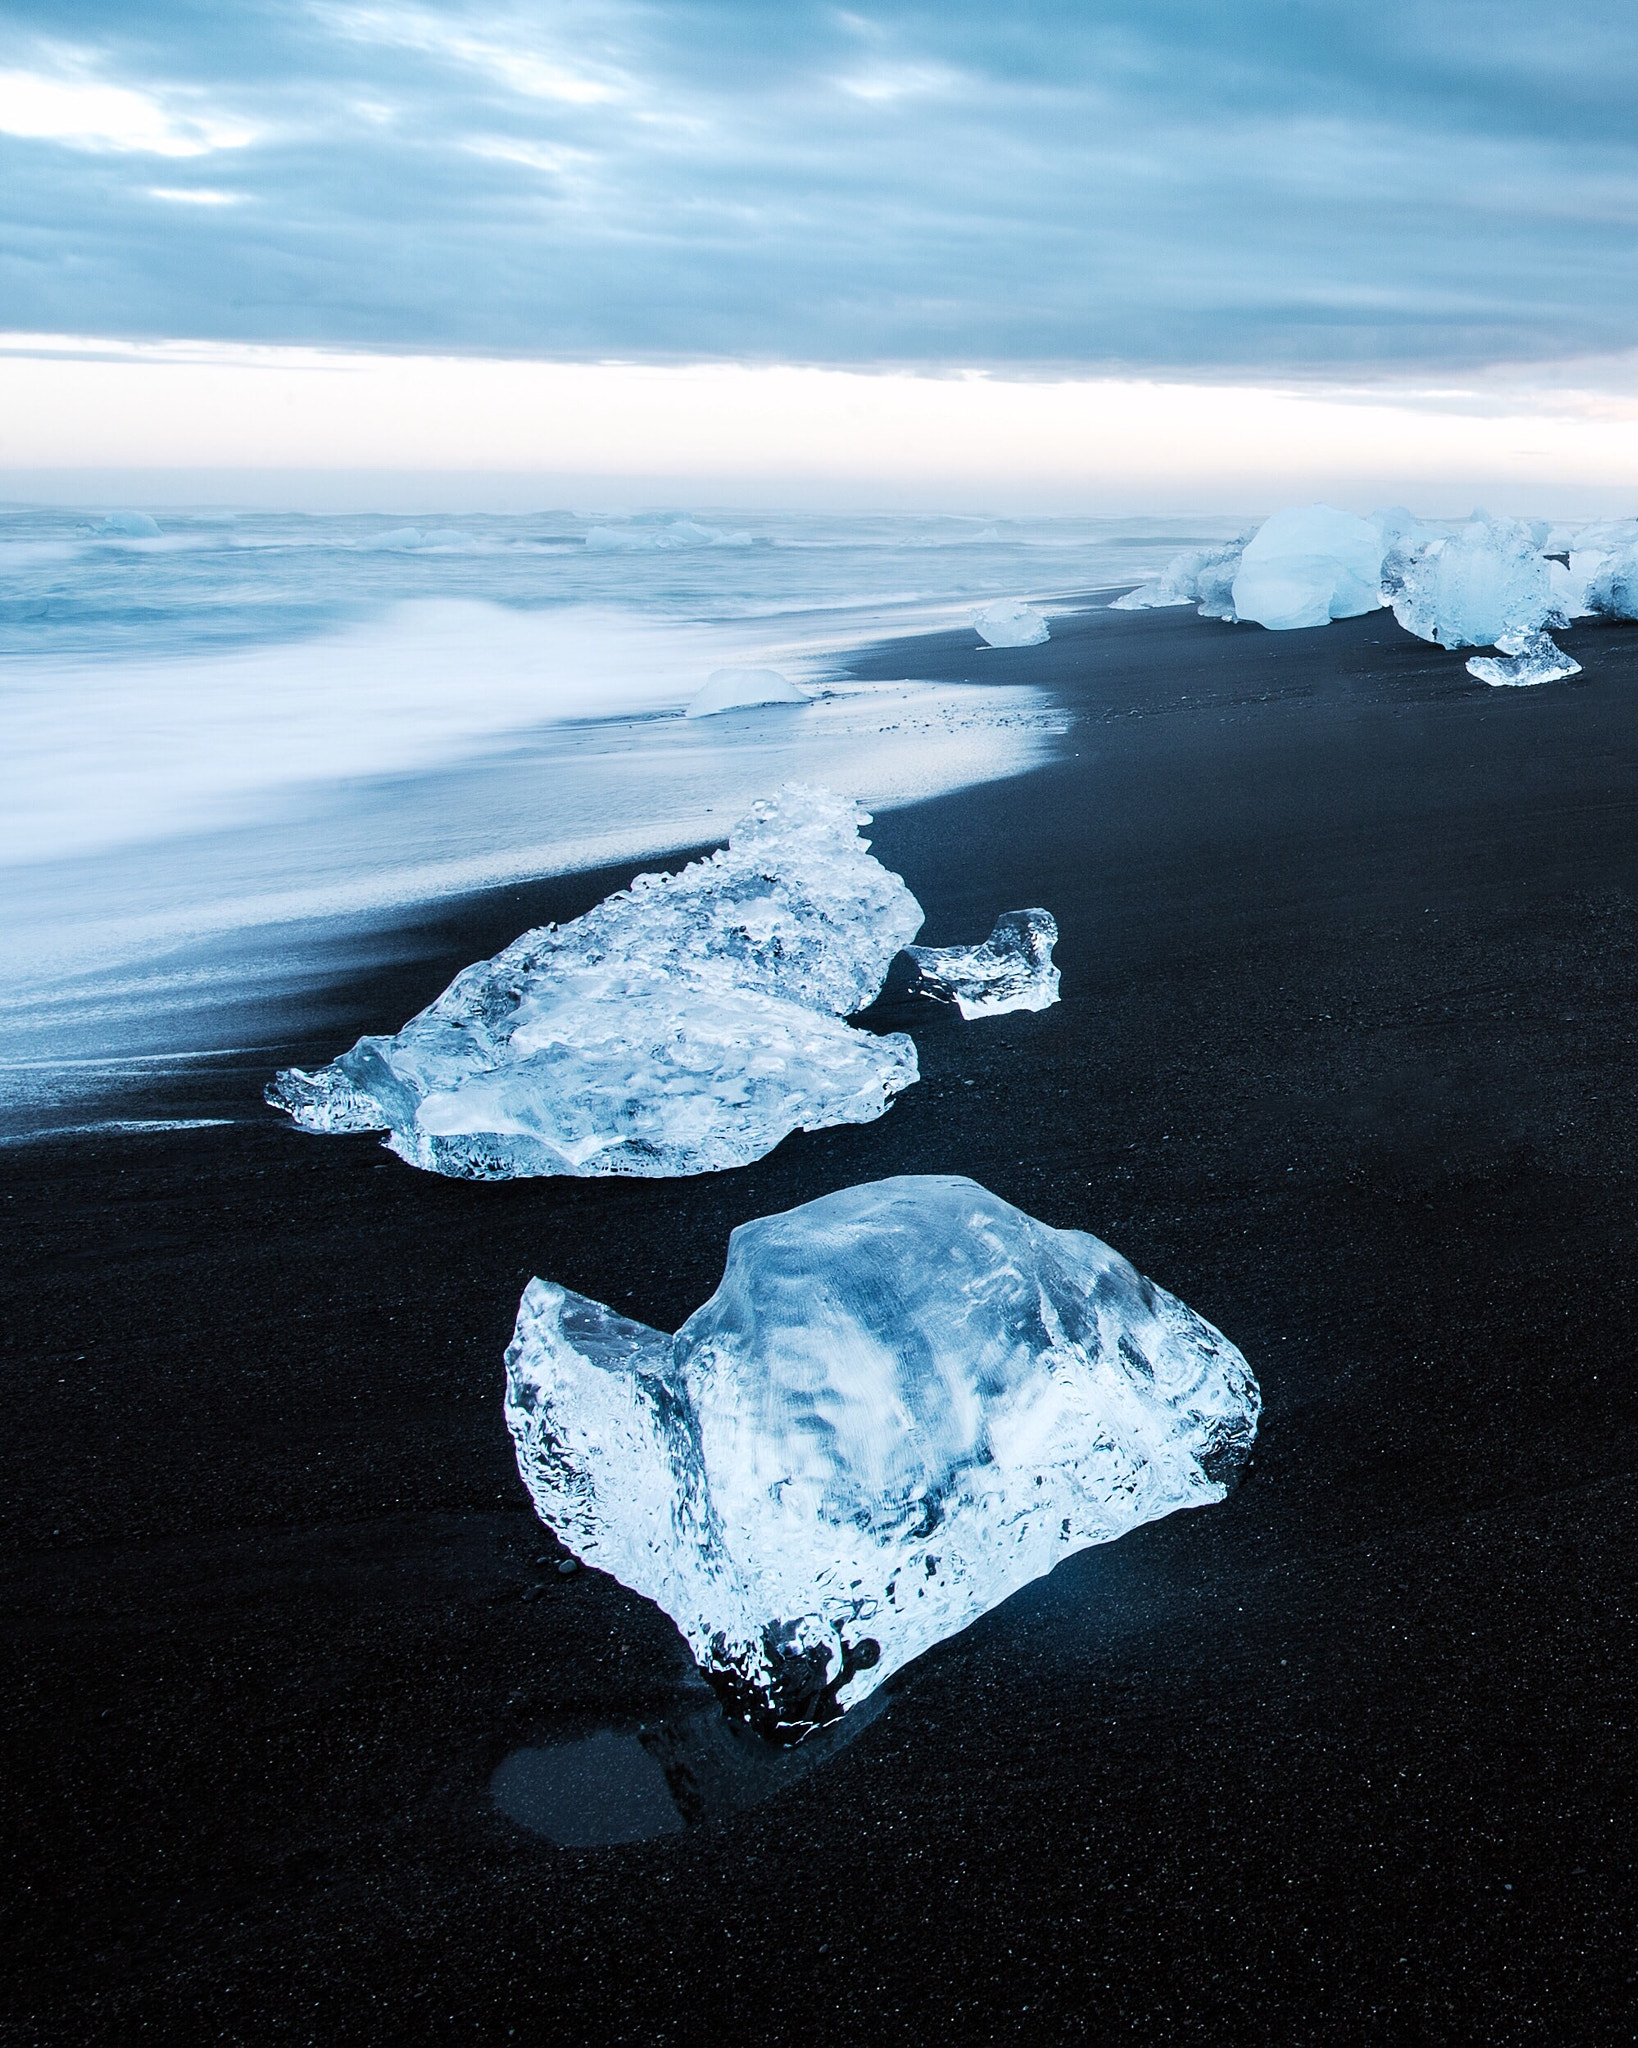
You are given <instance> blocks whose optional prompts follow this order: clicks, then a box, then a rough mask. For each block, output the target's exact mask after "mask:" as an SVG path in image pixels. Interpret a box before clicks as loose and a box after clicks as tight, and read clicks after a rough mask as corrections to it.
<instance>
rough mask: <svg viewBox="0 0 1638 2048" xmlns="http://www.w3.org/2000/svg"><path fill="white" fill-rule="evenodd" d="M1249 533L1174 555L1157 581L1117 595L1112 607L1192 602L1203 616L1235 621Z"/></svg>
mask: <svg viewBox="0 0 1638 2048" xmlns="http://www.w3.org/2000/svg"><path fill="white" fill-rule="evenodd" d="M1248 538H1249V536H1248V535H1245V534H1242V535H1241V537H1240V538H1239V539H1238V540H1233V541H1226V542H1224V543H1223V544H1222V545H1221V546H1220V547H1212V548H1191V549H1189V550H1188V551H1187V552H1185V553H1183V554H1181V555H1174V556H1173V557H1172V559H1171V560H1170V561H1169V562H1168V563H1167V564H1166V567H1165V569H1164V570H1163V571H1162V572H1161V574H1160V577H1159V579H1158V580H1157V581H1156V582H1154V583H1145V584H1142V585H1140V586H1139V588H1138V589H1136V590H1129V591H1127V593H1126V595H1125V596H1124V597H1117V598H1116V599H1115V601H1114V603H1113V604H1112V605H1111V606H1110V607H1109V608H1110V610H1111V611H1117V612H1145V611H1156V610H1159V609H1160V608H1162V607H1163V606H1166V605H1174V604H1192V605H1195V606H1196V607H1198V609H1199V612H1200V616H1201V617H1202V618H1203V619H1226V620H1228V621H1229V622H1230V623H1232V622H1233V620H1234V618H1235V616H1236V614H1235V610H1234V579H1235V577H1236V576H1237V575H1238V573H1239V569H1240V557H1241V554H1242V553H1243V551H1244V549H1245V546H1246V543H1247V540H1248Z"/></svg>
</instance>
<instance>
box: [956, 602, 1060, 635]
mask: <svg viewBox="0 0 1638 2048" xmlns="http://www.w3.org/2000/svg"><path fill="white" fill-rule="evenodd" d="M973 624H974V626H975V627H976V628H977V629H978V637H979V639H980V640H982V641H983V643H984V645H985V646H986V647H1039V646H1040V644H1041V642H1042V641H1043V640H1047V639H1050V638H1051V635H1050V633H1049V632H1048V630H1047V622H1046V620H1045V619H1043V618H1042V616H1041V614H1040V613H1039V612H1038V611H1037V610H1036V609H1035V607H1034V606H1033V605H1030V604H1025V602H1024V601H1023V599H1022V598H1021V597H1009V598H1003V599H1002V600H1001V601H1000V602H999V603H998V604H992V605H986V606H985V607H984V609H983V611H981V612H978V613H976V614H975V615H974V618H973Z"/></svg>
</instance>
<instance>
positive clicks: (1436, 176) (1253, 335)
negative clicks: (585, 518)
mask: <svg viewBox="0 0 1638 2048" xmlns="http://www.w3.org/2000/svg"><path fill="white" fill-rule="evenodd" d="M0 19H4V20H6V22H7V24H8V33H7V37H6V47H7V52H8V55H7V68H6V70H5V71H4V72H0V181H3V185H4V189H5V192H6V194H7V198H6V202H5V207H4V219H3V221H0V304H3V305H4V306H5V308H6V313H5V316H4V317H5V324H6V325H7V326H8V327H10V328H12V329H14V330H33V331H36V332H55V333H65V332H71V333H99V334H106V335H116V336H123V337H157V336H176V335H187V336H195V337H201V338H213V339H222V340H239V341H260V342H300V343H311V344H316V345H323V346H349V347H366V348H403V349H420V350H427V349H431V350H446V349H452V350H484V351H491V352H508V351H511V352H518V353H527V354H543V355H555V356H560V357H565V358H588V357H590V358H606V357H619V358H626V359H656V360H666V359H700V358H724V359H733V360H741V361H745V360H749V361H758V360H764V361H773V360H782V361H798V362H815V363H833V364H860V365H864V364H875V363H891V364H902V365H937V364H948V363H959V364H967V365H974V364H977V365H985V364H987V365H992V366H996V367H1001V368H1016V369H1020V370H1035V369H1067V368H1090V369H1109V370H1127V371H1147V372H1159V373H1162V374H1181V373H1201V372H1203V373H1206V374H1208V375H1211V374H1238V373H1241V372H1245V371H1261V372H1266V371H1270V370H1273V371H1277V372H1280V373H1286V374H1291V373H1302V372H1305V371H1318V372H1322V373H1323V372H1330V373H1333V374H1334V373H1337V372H1339V371H1347V370H1355V371H1359V372H1377V371H1384V370H1387V371H1392V370H1395V369H1403V368H1415V369H1417V370H1418V371H1425V370H1427V369H1428V368H1430V367H1432V368H1438V367H1448V368H1450V369H1453V370H1454V369H1458V368H1462V369H1466V368H1471V367H1473V366H1475V365H1480V364H1485V363H1510V362H1511V363H1523V362H1540V361H1551V360H1555V359H1559V358H1563V357H1567V356H1574V355H1583V354H1592V353H1602V352H1606V351H1614V350H1620V349H1624V348H1628V347H1630V346H1631V345H1632V343H1633V341H1634V339H1635V338H1638V327H1635V323H1634V320H1633V309H1634V306H1635V303H1638V290H1635V286H1638V238H1635V237H1634V235H1633V233H1632V223H1633V221H1634V219H1635V218H1638V125H1635V124H1634V123H1633V121H1632V118H1631V112H1630V109H1631V107H1632V105H1633V102H1634V85H1635V83H1638V13H1635V12H1634V11H1633V10H1632V9H1631V8H1630V7H1628V6H1624V5H1620V6H1618V5H1608V4H1601V0H1591V4H1578V5H1577V6H1575V7H1574V8H1572V9H1570V10H1567V11H1566V10H1557V11H1554V10H1549V9H1546V8H1544V7H1541V6H1538V5H1533V6H1526V5H1523V4H1519V0H1441V4H1439V5H1438V6H1435V7H1428V6H1426V5H1425V4H1417V5H1413V4H1410V0H1392V4H1374V5H1371V6H1365V5H1357V4H1342V0H1236V4H1235V5H1234V6H1233V7H1232V8H1229V7H1224V6H1223V5H1221V0H1106V4H1096V0H1093V4H1088V0H1067V4H1064V5H1061V6H1055V5H1048V4H1030V5H1020V6H1012V7H1003V6H999V5H996V4H995V0H982V4H972V0H945V4H943V5H941V6H940V7H938V8H937V9H936V10H935V9H933V8H930V7H929V8H921V7H910V6H885V7H873V8H872V9H871V10H870V11H869V12H868V14H866V13H862V12H861V13H851V12H849V11H847V10H846V9H842V8H836V7H820V6H811V5H805V4H801V0H789V4H786V5H782V6H778V7H775V6H771V5H768V4H766V0H656V4H649V5H643V4H633V0H559V4H554V5H553V6H552V7H551V8H549V9H545V8H540V7H523V6H520V7H517V8H516V9H508V8H505V7H496V6H493V5H472V6H459V5H438V6H416V5H396V4H395V5H384V4H371V0H315V4H308V5H286V4H283V0H280V4H277V5H274V4H255V0H240V4H236V5H234V6H232V7H227V8H224V7H221V6H219V5H215V4H209V0H196V4H195V0H181V4H177V0H172V4H169V5H167V4H166V0H154V4H153V5H151V6H149V7H145V8H143V9H134V8H131V7H129V6H128V5H126V4H123V0H119V4H113V0H53V4H52V5H51V7H50V8H49V10H48V9H47V8H46V7H45V6H44V5H43V4H35V5H30V6H25V7H22V8H13V9H11V10H9V11H5V10H0Z"/></svg>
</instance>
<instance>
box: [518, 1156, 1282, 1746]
mask: <svg viewBox="0 0 1638 2048" xmlns="http://www.w3.org/2000/svg"><path fill="white" fill-rule="evenodd" d="M1260 1408H1261V1397H1260V1395H1259V1393H1258V1389H1257V1383H1256V1381H1255V1379H1254V1378H1253V1376H1252V1373H1251V1370H1250V1368H1249V1367H1248V1366H1247V1364H1246V1362H1245V1360H1244V1359H1243V1358H1242V1357H1241V1355H1240V1353H1239V1352H1238V1351H1237V1350H1236V1349H1235V1348H1234V1346H1233V1345H1232V1344H1230V1343H1229V1342H1228V1340H1227V1339H1226V1338H1225V1337H1223V1336H1222V1335H1221V1334H1220V1332H1218V1331H1217V1330H1215V1329H1213V1328H1212V1327H1211V1325H1210V1324H1209V1323H1206V1322H1204V1321H1202V1320H1201V1318H1200V1317H1199V1316H1197V1315H1195V1314H1193V1313H1192V1312H1191V1311H1190V1310H1189V1309H1188V1308H1186V1307H1185V1306H1184V1305H1183V1303H1182V1302H1180V1301H1178V1300H1177V1299H1175V1297H1173V1296H1172V1295H1170V1294H1167V1293H1166V1292H1164V1290H1162V1289H1160V1288H1158V1287H1156V1286H1154V1285H1153V1283H1152V1282H1150V1281H1148V1280H1145V1279H1144V1278H1143V1277H1142V1275H1141V1274H1139V1273H1137V1272H1136V1271H1135V1270H1134V1269H1133V1268H1132V1267H1131V1266H1130V1265H1128V1263H1127V1262H1126V1260H1124V1259H1123V1258H1121V1256H1120V1255H1119V1253H1117V1252H1115V1251H1112V1250H1111V1249H1110V1247H1109V1246H1108V1245H1106V1244H1103V1243H1101V1242H1100V1241H1099V1240H1098V1239H1097V1238H1095V1237H1090V1236H1087V1235H1085V1234H1084V1233H1082V1232H1080V1231H1074V1230H1055V1229H1051V1228H1049V1227H1048V1226H1047V1225H1045V1224H1043V1223H1038V1222H1036V1221H1035V1220H1034V1219H1033V1218H1031V1217H1029V1216H1027V1215H1025V1214H1024V1213H1023V1211H1022V1210H1019V1209H1015V1208H1013V1207H1012V1206H1011V1204H1009V1203H1007V1202H1004V1201H1001V1200H1000V1199H999V1198H998V1197H997V1196H995V1195H993V1194H990V1193H989V1192H987V1190H985V1189H984V1188H982V1187H980V1186H978V1185H977V1183H976V1182H974V1181H971V1180H967V1179H963V1178H958V1177H955V1176H942V1175H938V1176H907V1177H904V1178H901V1179H895V1180H886V1181H878V1182H875V1183H873V1184H870V1185H866V1186H862V1187H853V1188H847V1189H844V1190H843V1191H842V1192H840V1193H838V1194H833V1195H827V1196H825V1197H823V1198H822V1199H821V1200H819V1201H815V1202H808V1203H805V1204H804V1205H803V1206H802V1207H801V1208H798V1209H793V1210H790V1211H789V1212H787V1213H786V1214H784V1215H775V1216H765V1217H762V1218H759V1219H758V1220H757V1221H755V1222H752V1223H746V1224H742V1225H741V1226H740V1228H739V1229H738V1230H736V1231H735V1232H734V1233H733V1235H732V1237H731V1239H730V1240H729V1247H728V1258H727V1266H726V1270H725V1271H724V1274H723V1278H722V1284H721V1285H720V1286H719V1287H718V1289H717V1291H716V1293H715V1294H714V1295H713V1296H712V1297H711V1299H710V1300H709V1301H708V1302H706V1303H705V1304H704V1306H703V1307H702V1308H700V1309H698V1310H696V1311H695V1313H694V1314H693V1315H692V1316H690V1317H689V1319H688V1321H687V1322H686V1323H684V1325H683V1327H682V1328H681V1329H680V1330H679V1331H678V1332H677V1334H676V1335H675V1336H674V1337H671V1336H667V1335H665V1334H664V1333H663V1332H662V1331H659V1330H654V1329H650V1328H648V1327H647V1326H645V1325H644V1324H642V1323H637V1322H632V1321H630V1320H629V1319H628V1318H626V1317H624V1316H621V1315H619V1314H617V1313H616V1312H615V1311H614V1310H612V1309H609V1308H605V1307H604V1306H603V1305H602V1304H601V1303H599V1302H595V1301H590V1300H588V1299H586V1297H584V1296H583V1295H579V1294H574V1293H571V1292H569V1291H568V1290H567V1289H565V1288H563V1287H559V1286H555V1285H552V1284H550V1283H548V1282H546V1281H542V1280H534V1281H532V1282H531V1283H530V1285H529V1287H528V1288H527V1290H526V1291H525V1293H524V1296H523V1300H522V1304H521V1306H520V1308H519V1312H518V1319H517V1328H516V1333H515V1335H514V1338H513V1341H512V1345H511V1348H510V1349H509V1350H508V1352H507V1394H506V1414H507V1421H508V1423H509V1424H510V1426H511V1430H512V1434H513V1438H514V1440H515V1443H516V1448H517V1457H518V1469H519V1471H520V1472H521V1473H522V1475H523V1479H524V1482H525V1484H526V1485H527V1486H528V1488H529V1491H530V1493H531V1494H532V1495H533V1497H534V1501H535V1505H536V1507H537V1509H538V1510H539V1513H540V1515H541V1517H542V1519H543V1520H544V1521H545V1522H546V1523H548V1524H549V1525H550V1527H551V1528H552V1529H553V1530H555V1531H556V1533H557V1534H558V1536H559V1537H560V1538H561V1539H562V1541H563V1542H564V1543H566V1544H567V1545H568V1546H569V1548H570V1549H571V1550H573V1551H574V1552H575V1553H576V1555H577V1556H579V1557H581V1558H583V1559H584V1560H585V1561H586V1562H587V1563H588V1564H593V1565H596V1566H599V1567H600V1568H602V1569H603V1570H605V1571H608V1572H611V1573H613V1575H614V1576H615V1577H616V1578H618V1579H620V1580H621V1581H622V1582H623V1583H624V1584H626V1585H628V1586H630V1587H632V1588H633V1589H634V1590H636V1591H637V1592H639V1593H642V1594H644V1595H646V1596H647V1597H648V1598H649V1599H651V1600H653V1601H655V1602H656V1603H657V1604H658V1605H659V1606H660V1607H662V1608H663V1609H664V1610H665V1612H666V1613H667V1614H669V1615H670V1616H671V1617H672V1619H673V1620H674V1621H675V1622H676V1623H677V1625H678V1627H679V1628H680V1629H681V1631H682V1633H683V1635H684V1637H685V1638H686V1639H687V1641H688V1644H689V1646H690V1648H691V1649H692V1651H693V1653H694V1655H695V1657H696V1658H697V1659H698V1661H699V1664H700V1666H701V1668H702V1670H703V1671H704V1672H705V1674H706V1675H707V1677H708V1678H710V1679H711V1681H712V1682H713V1683H714V1684H715V1686H716V1687H717V1689H718V1691H719V1693H720V1694H721V1695H722V1696H723V1698H724V1699H725V1701H726V1702H727V1703H728V1704H729V1705H730V1707H731V1709H732V1710H733V1711H734V1712H736V1713H738V1714H740V1715H741V1716H743V1717H744V1718H745V1719H746V1720H748V1721H750V1722H751V1723H752V1724H753V1725H754V1726H756V1727H757V1728H759V1729H760V1730H761V1731H762V1732H763V1733H764V1734H766V1735H769V1736H771V1737H774V1738H776V1739H781V1740H785V1741H791V1740H798V1739H800V1738H801V1737H802V1736H803V1735H804V1734H806V1733H808V1732H809V1731H810V1730H811V1729H813V1728H815V1727H818V1726H822V1725H823V1724H825V1723H826V1722H829V1721H833V1720H835V1719H836V1718H837V1717H838V1716H839V1715H840V1714H841V1713H842V1712H843V1711H844V1710H845V1709H846V1708H848V1707H849V1706H852V1705H856V1704H857V1703H858V1702H859V1701H860V1700H862V1699H864V1698H865V1697H866V1696H867V1695H868V1694H869V1693H870V1692H872V1691H873V1690H874V1689H875V1688H876V1687H877V1686H878V1685H880V1684H881V1683H882V1681H883V1680H884V1679H885V1678H887V1677H888V1676H889V1675H890V1674H891V1673H892V1672H894V1671H896V1670H897V1669H899V1667H900V1666H902V1665H904V1664H906V1663H908V1662H909V1660H910V1659H911V1658H913V1657H916V1656H918V1655H919V1654H920V1653H921V1652H922V1651H924V1650H926V1649H927V1648H928V1647H930V1645H932V1644H933V1643H936V1642H939V1641H941V1640H942V1639H943V1638H944V1637H946V1636H949V1635H953V1634H954V1633H955V1632H956V1631H957V1630H959V1629H961V1628H964V1627H965V1626H966V1625H967V1624H968V1623H969V1622H971V1621H972V1620H974V1619H975V1618H976V1617H977V1616H978V1615H980V1614H983V1613H985V1612H986V1611H987V1610H988V1609H990V1608H992V1607H994V1606H996V1605H997V1604H998V1603H999V1602H1000V1601H1002V1600H1004V1599H1006V1598H1007V1596H1008V1595H1009V1594H1010V1593H1013V1592H1015V1591H1016V1590H1017V1589H1018V1588H1019V1587H1020V1586H1023V1585H1025V1584H1027V1583H1028V1582H1029V1581H1030V1580H1032V1579H1035V1578H1038V1577H1039V1576H1041V1574H1043V1573H1045V1572H1048V1571H1050V1570H1051V1569H1052V1567H1053V1566H1054V1565H1055V1564H1056V1563H1058V1561H1059V1560H1060V1559H1062V1558H1064V1557H1067V1556H1069V1555H1070V1554H1071V1553H1073V1552H1075V1551H1078V1550H1082V1549H1085V1548H1086V1547H1088V1546H1089V1545H1091V1544H1095V1543H1107V1542H1110V1541H1111V1540H1113V1539H1114V1538H1115V1537H1118V1536H1120V1535H1122V1534H1123V1533H1124V1532H1125V1531H1127V1530H1129V1529H1132V1528H1135V1527H1136V1526H1137V1525H1138V1524H1139V1523H1142V1522H1147V1521H1153V1520H1154V1519H1156V1518H1157V1517H1159V1516H1161V1515H1166V1514H1170V1513H1171V1512H1172V1511H1173V1510H1174V1509H1177V1508H1185V1507H1196V1506H1200V1505H1203V1504H1205V1503H1208V1502H1212V1501H1218V1500H1221V1499H1222V1498H1223V1497H1224V1495H1225V1493H1226V1492H1227V1490H1228V1486H1229V1484H1230V1483H1231V1481H1232V1479H1233V1478H1234V1476H1235V1475H1236V1473H1237V1472H1238V1470H1239V1468H1240V1466H1241V1465H1242V1464H1243V1462H1244V1460H1245V1458H1246V1456H1247V1454H1248V1452H1249V1449H1250V1446H1251V1443H1252V1440H1253V1437H1254V1436H1255V1433H1256V1427H1257V1419H1258V1415H1259V1412H1260Z"/></svg>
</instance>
